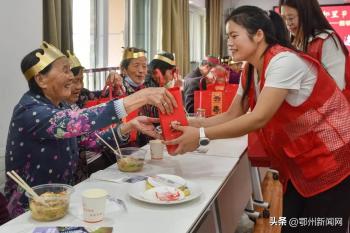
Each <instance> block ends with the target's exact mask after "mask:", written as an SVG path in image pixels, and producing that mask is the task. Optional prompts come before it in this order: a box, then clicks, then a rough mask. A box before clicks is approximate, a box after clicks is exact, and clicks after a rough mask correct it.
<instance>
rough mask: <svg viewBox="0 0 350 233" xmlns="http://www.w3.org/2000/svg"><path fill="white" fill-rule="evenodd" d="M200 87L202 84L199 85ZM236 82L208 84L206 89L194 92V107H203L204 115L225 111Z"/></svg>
mask: <svg viewBox="0 0 350 233" xmlns="http://www.w3.org/2000/svg"><path fill="white" fill-rule="evenodd" d="M200 87H202V85H200ZM237 88H238V84H228V83H225V84H217V83H215V84H209V85H207V90H199V91H195V92H194V109H195V111H196V109H198V108H202V109H205V112H206V117H211V116H214V115H217V114H220V113H223V112H226V111H227V109H228V108H229V107H230V105H231V102H232V100H233V98H234V96H235V95H236V92H237Z"/></svg>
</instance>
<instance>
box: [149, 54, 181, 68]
mask: <svg viewBox="0 0 350 233" xmlns="http://www.w3.org/2000/svg"><path fill="white" fill-rule="evenodd" d="M173 56H174V60H171V59H170V58H168V57H166V56H163V55H160V54H156V55H155V56H154V58H153V59H157V60H161V61H163V62H165V63H168V64H169V65H172V66H175V65H176V63H175V54H174V53H173Z"/></svg>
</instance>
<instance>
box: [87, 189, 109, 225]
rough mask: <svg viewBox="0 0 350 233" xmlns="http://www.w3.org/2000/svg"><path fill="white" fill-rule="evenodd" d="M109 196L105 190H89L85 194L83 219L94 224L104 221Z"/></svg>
mask: <svg viewBox="0 0 350 233" xmlns="http://www.w3.org/2000/svg"><path fill="white" fill-rule="evenodd" d="M107 195H108V193H107V191H106V190H104V189H88V190H86V191H84V192H83V194H82V196H83V197H82V198H83V219H84V221H85V222H89V223H94V222H99V221H102V220H103V218H104V214H105V209H106V198H107Z"/></svg>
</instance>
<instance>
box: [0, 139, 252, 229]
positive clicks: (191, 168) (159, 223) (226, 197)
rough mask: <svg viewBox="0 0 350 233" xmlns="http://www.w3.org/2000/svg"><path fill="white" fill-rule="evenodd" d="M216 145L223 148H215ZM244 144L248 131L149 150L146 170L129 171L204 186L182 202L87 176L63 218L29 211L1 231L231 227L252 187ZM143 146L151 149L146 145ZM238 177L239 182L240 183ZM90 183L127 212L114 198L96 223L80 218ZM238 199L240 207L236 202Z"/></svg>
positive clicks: (117, 173)
mask: <svg viewBox="0 0 350 233" xmlns="http://www.w3.org/2000/svg"><path fill="white" fill-rule="evenodd" d="M218 145H220V148H217V146H218ZM246 146H247V139H246V137H241V138H237V139H229V140H217V141H212V142H211V144H210V150H209V151H208V152H207V154H198V153H187V154H185V155H182V156H176V157H172V156H168V155H166V156H165V158H164V159H163V160H159V161H154V160H148V159H149V153H148V155H147V158H148V159H147V161H146V165H145V167H144V169H143V171H142V172H140V173H133V174H131V173H128V174H127V175H134V174H142V175H149V174H157V173H167V174H176V175H179V176H181V177H183V178H185V179H186V180H189V181H192V182H195V183H196V184H198V185H199V186H200V187H201V189H202V191H203V194H202V195H201V196H200V197H199V198H197V199H195V200H193V201H190V202H186V203H182V204H179V205H153V204H148V203H144V202H141V201H137V200H134V199H133V198H131V197H130V196H129V195H128V192H127V190H128V186H129V185H132V184H125V183H113V182H107V181H100V180H93V179H89V180H87V181H84V182H82V183H80V184H78V185H76V186H75V192H74V193H73V194H72V197H71V207H70V211H69V213H68V214H67V215H66V216H65V217H64V218H62V219H60V220H57V221H54V222H38V221H35V220H33V219H32V218H31V217H30V213H29V212H27V213H25V214H23V215H21V216H19V217H17V218H16V219H13V220H12V221H10V222H8V223H7V224H5V225H3V226H1V227H0V232H11V233H16V232H32V230H33V229H34V228H35V227H36V226H64V225H79V226H82V225H84V226H97V225H99V226H113V227H114V232H118V233H124V232H125V233H134V232H135V233H138V232H145V233H148V232H149V233H157V232H159V233H164V232H167V233H181V232H193V231H198V232H203V229H204V228H206V229H208V227H209V225H210V226H211V227H214V229H215V228H217V229H215V230H216V231H218V232H220V231H221V232H224V233H225V232H229V230H228V229H231V228H232V225H233V224H232V223H230V222H236V221H237V220H236V219H235V220H234V221H233V220H232V217H236V216H231V215H232V213H235V214H234V215H237V214H239V215H240V214H241V213H242V211H243V209H244V206H245V205H246V203H247V202H246V200H248V198H249V195H250V193H251V190H250V189H249V188H247V187H250V177H249V172H248V173H247V172H246V171H248V163H247V158H246V156H245V155H244V151H245V149H246ZM145 148H146V149H148V147H147V146H146V147H145ZM216 149H220V150H219V152H220V153H218V156H215V151H216ZM104 172H107V173H108V174H109V175H112V176H113V177H115V178H118V177H123V176H126V173H122V172H120V171H119V170H117V169H116V168H115V166H111V167H109V168H107V169H106V170H105V171H104ZM246 174H248V176H247V175H246ZM237 179H238V181H239V182H238V183H240V184H237ZM235 184H236V185H237V186H236V185H235ZM233 186H235V187H233ZM88 188H103V189H106V190H107V191H108V192H109V194H111V195H112V196H117V197H118V198H120V199H122V200H124V201H125V203H126V205H127V209H128V211H127V212H125V211H124V210H123V209H122V208H120V207H119V206H117V205H116V204H113V203H112V202H108V206H107V211H106V217H105V219H104V220H103V221H102V222H99V223H95V224H94V225H91V224H88V223H85V222H84V221H82V220H81V193H82V191H83V190H86V189H88ZM238 196H242V197H243V199H242V198H237V197H238ZM245 197H246V198H245ZM245 199H246V200H245ZM237 200H238V201H239V202H238V204H239V207H237V208H236V206H237V204H235V203H236V202H237ZM242 202H244V203H242ZM214 203H217V204H218V209H219V211H218V212H211V214H214V217H215V218H209V219H208V215H207V213H208V210H210V209H213V208H212V207H213V204H214ZM233 204H234V206H232V205H233ZM225 207H226V209H227V207H230V209H228V210H225ZM242 208H243V209H242ZM209 213H210V211H209ZM215 214H218V215H219V216H215ZM206 218H207V219H206ZM211 220H218V225H216V226H215V224H214V225H213V224H210V223H208V222H210V221H211ZM227 224H228V225H229V226H227ZM207 232H212V231H207ZM232 232H233V231H232Z"/></svg>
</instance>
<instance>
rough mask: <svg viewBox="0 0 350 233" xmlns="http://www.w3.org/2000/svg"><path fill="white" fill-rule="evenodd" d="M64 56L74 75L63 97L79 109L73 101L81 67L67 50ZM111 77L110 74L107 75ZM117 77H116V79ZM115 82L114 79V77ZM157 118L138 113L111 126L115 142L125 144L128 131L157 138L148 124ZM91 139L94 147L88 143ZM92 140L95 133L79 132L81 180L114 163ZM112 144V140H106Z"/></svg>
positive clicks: (106, 150) (110, 153) (80, 85)
mask: <svg viewBox="0 0 350 233" xmlns="http://www.w3.org/2000/svg"><path fill="white" fill-rule="evenodd" d="M67 57H68V59H69V61H70V65H71V71H72V73H73V75H74V79H73V82H72V87H71V91H72V92H71V95H70V96H69V97H68V98H67V100H66V103H67V104H68V105H69V106H70V108H72V109H79V108H80V107H79V105H78V104H77V103H79V102H80V100H81V99H80V94H81V91H82V89H83V85H84V83H83V69H84V67H83V66H82V65H81V63H80V61H79V59H78V58H77V57H76V56H75V55H74V54H73V53H71V52H70V51H67ZM109 78H111V76H110V77H109ZM119 79H120V78H119ZM115 81H116V82H117V81H118V80H117V79H115ZM158 122H159V120H158V119H156V118H149V117H145V116H138V117H136V118H134V119H132V120H131V121H129V122H127V123H123V124H119V125H118V126H116V127H114V128H115V131H116V132H117V133H116V136H117V139H118V141H119V145H120V146H123V145H125V144H126V143H128V140H129V133H130V132H131V130H137V131H140V132H142V133H144V134H146V135H148V136H150V137H152V138H154V137H158V136H159V135H158V134H157V133H156V131H155V130H154V126H153V124H152V123H158ZM96 133H98V134H99V135H100V136H101V137H102V138H104V140H105V141H111V138H113V135H112V134H111V131H110V130H107V131H106V130H100V131H98V132H96ZM91 141H92V142H93V144H94V145H96V146H94V147H92V146H91V143H89V142H91ZM95 141H96V136H95V135H94V134H87V135H82V136H80V137H79V140H78V144H79V155H80V159H81V160H80V163H79V164H78V172H77V174H76V176H77V179H78V180H82V179H84V178H85V177H87V176H88V175H90V174H91V173H93V172H96V171H98V170H101V169H105V168H106V167H108V166H110V165H112V164H114V163H115V162H116V158H115V154H114V153H113V151H112V150H110V149H109V148H108V147H107V146H105V145H102V146H101V145H99V144H96V143H94V142H95ZM110 143H111V144H113V141H112V142H110Z"/></svg>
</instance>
